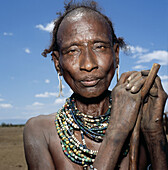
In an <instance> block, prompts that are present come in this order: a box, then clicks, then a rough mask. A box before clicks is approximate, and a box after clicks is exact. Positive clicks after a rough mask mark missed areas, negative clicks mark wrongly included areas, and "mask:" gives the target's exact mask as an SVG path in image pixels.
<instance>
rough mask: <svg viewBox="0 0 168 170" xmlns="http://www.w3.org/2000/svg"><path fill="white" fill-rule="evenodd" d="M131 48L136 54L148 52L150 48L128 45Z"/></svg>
mask: <svg viewBox="0 0 168 170" xmlns="http://www.w3.org/2000/svg"><path fill="white" fill-rule="evenodd" d="M128 48H129V50H130V52H131V53H133V54H135V53H146V52H148V49H145V48H142V47H139V46H136V47H134V46H131V45H130V46H128Z"/></svg>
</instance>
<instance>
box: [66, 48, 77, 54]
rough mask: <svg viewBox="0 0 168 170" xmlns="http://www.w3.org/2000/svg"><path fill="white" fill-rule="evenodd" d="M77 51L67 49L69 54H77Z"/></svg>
mask: <svg viewBox="0 0 168 170" xmlns="http://www.w3.org/2000/svg"><path fill="white" fill-rule="evenodd" d="M77 53H78V50H77V49H71V50H68V51H67V54H69V55H74V54H77Z"/></svg>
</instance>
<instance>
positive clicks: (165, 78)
mask: <svg viewBox="0 0 168 170" xmlns="http://www.w3.org/2000/svg"><path fill="white" fill-rule="evenodd" d="M160 78H161V80H167V79H168V75H163V76H160Z"/></svg>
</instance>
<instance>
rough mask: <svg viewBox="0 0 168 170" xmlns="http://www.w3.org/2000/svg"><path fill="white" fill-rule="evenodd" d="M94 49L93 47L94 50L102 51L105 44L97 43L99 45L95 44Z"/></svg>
mask: <svg viewBox="0 0 168 170" xmlns="http://www.w3.org/2000/svg"><path fill="white" fill-rule="evenodd" d="M94 49H95V50H96V51H103V50H105V49H106V46H104V45H99V46H96V47H95V48H94Z"/></svg>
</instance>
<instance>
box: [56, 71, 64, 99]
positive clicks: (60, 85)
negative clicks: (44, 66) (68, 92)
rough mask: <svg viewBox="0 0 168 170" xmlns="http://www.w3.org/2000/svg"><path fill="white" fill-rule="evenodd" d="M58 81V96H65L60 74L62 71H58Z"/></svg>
mask: <svg viewBox="0 0 168 170" xmlns="http://www.w3.org/2000/svg"><path fill="white" fill-rule="evenodd" d="M58 81H59V94H58V96H57V97H60V96H63V93H62V76H61V75H60V73H58Z"/></svg>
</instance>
